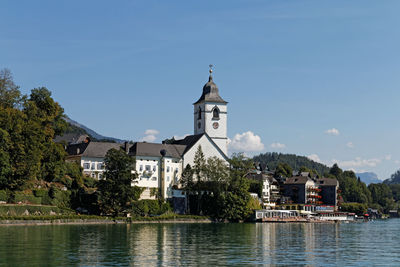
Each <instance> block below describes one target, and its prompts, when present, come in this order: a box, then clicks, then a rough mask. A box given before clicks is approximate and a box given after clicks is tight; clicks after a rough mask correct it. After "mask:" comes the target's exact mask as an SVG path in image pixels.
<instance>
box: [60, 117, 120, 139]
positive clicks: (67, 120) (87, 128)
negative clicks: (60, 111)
mask: <svg viewBox="0 0 400 267" xmlns="http://www.w3.org/2000/svg"><path fill="white" fill-rule="evenodd" d="M65 121H66V122H67V123H68V124H70V125H73V126H75V127H78V128H80V129H83V130H84V131H85V132H86V133H87V134H88V135H90V136H91V137H92V138H94V139H96V140H111V141H114V142H117V143H123V142H125V140H122V139H119V138H115V137H109V136H104V135H101V134H99V133H97V132H96V131H94V130H92V129H90V128H89V127H87V126H85V125H83V124H81V123H79V122H77V121H75V120H73V119H71V118H69V117H68V116H67V117H66V118H65ZM66 133H68V131H67V132H66Z"/></svg>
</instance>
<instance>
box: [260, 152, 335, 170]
mask: <svg viewBox="0 0 400 267" xmlns="http://www.w3.org/2000/svg"><path fill="white" fill-rule="evenodd" d="M253 160H254V162H260V163H262V164H266V165H267V166H268V169H270V170H275V169H276V168H277V166H278V164H279V163H286V164H288V165H289V166H290V167H291V168H292V169H293V170H297V171H298V170H300V168H301V167H305V168H307V169H310V170H314V171H316V172H317V173H318V174H320V175H323V174H325V173H329V167H327V166H325V165H324V164H321V163H318V162H315V161H312V160H310V159H309V158H307V157H304V156H297V155H294V154H281V153H276V152H267V153H265V154H260V155H258V156H254V157H253Z"/></svg>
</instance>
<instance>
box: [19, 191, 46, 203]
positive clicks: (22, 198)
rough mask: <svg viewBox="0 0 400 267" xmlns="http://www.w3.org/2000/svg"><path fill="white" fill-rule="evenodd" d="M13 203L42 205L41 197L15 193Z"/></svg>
mask: <svg viewBox="0 0 400 267" xmlns="http://www.w3.org/2000/svg"><path fill="white" fill-rule="evenodd" d="M14 201H15V203H19V202H22V203H31V204H42V198H41V197H35V196H34V195H33V194H27V193H23V192H15V196H14Z"/></svg>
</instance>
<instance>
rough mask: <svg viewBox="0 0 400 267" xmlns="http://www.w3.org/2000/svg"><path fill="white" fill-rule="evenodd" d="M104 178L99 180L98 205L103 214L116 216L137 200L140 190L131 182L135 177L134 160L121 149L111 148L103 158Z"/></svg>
mask: <svg viewBox="0 0 400 267" xmlns="http://www.w3.org/2000/svg"><path fill="white" fill-rule="evenodd" d="M104 163H105V173H104V174H105V175H104V176H105V179H103V180H100V181H99V185H98V191H99V207H100V210H101V211H102V213H103V214H112V215H113V216H118V215H119V214H121V213H123V212H124V211H127V210H129V209H130V207H131V203H132V201H135V200H138V199H139V197H140V193H141V190H140V189H139V188H137V187H136V186H132V185H131V184H132V183H133V182H135V180H136V179H137V174H136V173H135V172H134V173H132V171H133V170H134V166H135V160H134V159H133V158H132V157H130V156H128V155H127V154H126V153H125V151H123V150H116V149H111V150H109V151H108V152H107V154H106V157H105V159H104Z"/></svg>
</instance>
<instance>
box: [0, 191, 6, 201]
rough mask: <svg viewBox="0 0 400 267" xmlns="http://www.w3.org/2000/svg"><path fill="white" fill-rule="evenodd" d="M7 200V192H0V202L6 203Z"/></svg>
mask: <svg viewBox="0 0 400 267" xmlns="http://www.w3.org/2000/svg"><path fill="white" fill-rule="evenodd" d="M7 200H8V196H7V192H6V191H5V190H0V201H6V202H7Z"/></svg>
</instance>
